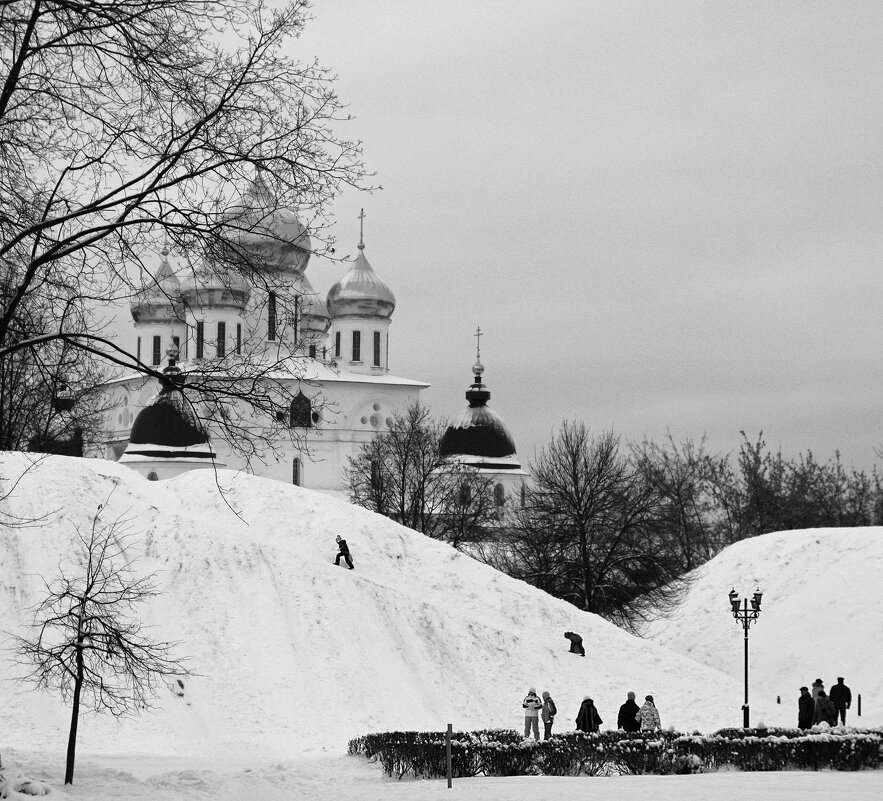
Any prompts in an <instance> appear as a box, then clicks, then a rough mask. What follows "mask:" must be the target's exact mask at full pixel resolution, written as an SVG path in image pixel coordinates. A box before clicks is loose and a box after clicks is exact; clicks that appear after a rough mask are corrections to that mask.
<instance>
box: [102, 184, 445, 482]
mask: <svg viewBox="0 0 883 801" xmlns="http://www.w3.org/2000/svg"><path fill="white" fill-rule="evenodd" d="M269 200H270V199H269V197H268V195H267V190H266V187H265V186H264V185H263V184H262V181H261V178H260V175H258V176H257V177H256V178H255V180H254V182H253V184H252V186H251V188H250V189H249V191H248V192H247V193H246V194H245V196H244V198H243V202H242V205H241V206H240V207H237V208H236V209H233V210H231V212H230V214H233V215H237V217H236V219H237V222H238V223H240V226H239V227H240V228H241V230H243V231H244V234H243V237H242V240H243V242H244V244H245V245H246V246H247V247H251V248H254V249H255V250H256V251H260V253H261V254H262V260H263V263H264V264H266V265H267V269H268V271H270V272H272V282H267V284H266V286H249V285H247V284H246V283H245V281H244V280H242V279H234V280H230V279H229V278H228V279H225V280H224V281H222V280H219V279H218V278H217V277H216V276H215V275H213V274H212V272H211V271H207V270H204V269H200V267H199V266H197V267H196V268H194V269H190V270H188V271H186V272H184V274H183V275H182V274H181V273H182V272H183V271H181V270H178V269H175V268H173V267H172V265H171V263H170V261H169V253H168V250H167V249H164V250H163V252H162V261H161V263H160V266H159V269H158V270H157V272H156V275H155V276H154V279H153V281H152V282H151V284H150V285H149V286H148V287H147V288H145V289H144V290H143V291H142V292H141V293H139V295H138V296H137V297H136V298H135V299H134V300H133V301H132V303H131V309H130V310H131V316H132V321H133V325H132V329H131V333H130V336H131V338H132V340H131V343H130V344H131V345H132V346H133V347H132V350H133V352H134V353H135V354H136V355H137V357H138V358H139V360H141V361H143V362H145V363H146V364H150V365H153V366H154V367H155V368H156V369H158V370H161V369H163V365H164V363H165V361H166V355H167V354H170V355H171V356H172V357H174V358H172V359H171V361H172V363H173V364H174V367H172V368H170V373H171V374H170V376H169V377H170V379H171V380H172V381H180V380H186V375H187V373H188V372H190V371H192V372H200V371H204V370H206V369H207V368H208V369H211V368H212V362H215V364H216V367H215V369H217V364H218V363H220V362H222V360H225V359H226V360H227V361H226V362H224V363H225V364H229V363H230V360H231V359H236V358H237V357H239V355H240V354H241V353H242V354H244V353H245V351H246V348H247V349H248V358H252V359H254V358H255V357H257V358H260V357H261V355H262V354H263V355H265V356H266V359H267V361H269V362H272V363H273V364H274V365H277V366H279V367H282V368H284V369H285V370H286V371H287V372H286V373H284V374H282V377H281V378H280V377H279V375H280V373H279V371H278V370H277V371H276V379H275V380H276V381H277V382H278V384H280V385H282V386H283V387H285V391H286V394H287V395H288V397H287V398H286V401H287V402H286V404H285V405H284V406H283V405H281V404H280V411H279V412H278V413H277V416H278V420H283V419H284V421H285V424H286V425H289V426H292V427H294V428H296V429H297V431H296V432H295V434H296V436H295V437H293V438H291V441H285V440H284V439H283V440H282V441H278V443H277V445H276V452H275V453H270V454H265V455H264V457H263V460H261V459H255V458H253V459H251V460H249V462H248V463H247V462H246V460H245V458H244V457H243V456H241V455H239V454H237V453H234V452H233V451H232V450H231V449H230V448H229V446H228V445H227V443H226V442H225V441H224V440H223V438H221V437H212V438H211V439H210V440H208V439H207V438H206V437H205V436H204V435H202V436H200V435H199V432H200V426H199V424H198V423H197V421H196V419H195V415H194V414H193V412H192V410H190V409H187V408H186V404H184V403H183V402H182V399H181V397H180V393H178V392H174V391H161V390H162V387H161V382H159V381H158V380H156V379H152V378H150V379H145V378H144V377H143V376H142V375H131V376H128V377H125V376H124V377H122V378H119V379H117V380H115V381H112V382H110V383H109V384H108V385H106V387H105V405H106V407H107V411H106V412H105V414H104V419H103V425H102V429H103V436H102V438H101V441H100V442H98V443H97V444H93V445H92V447H91V449H89V450H87V452H86V454H85V455H87V456H97V457H104V458H108V459H114V460H116V459H119V460H120V461H121V462H124V463H127V464H128V465H129V466H130V467H132V468H133V469H135V470H137V471H138V472H140V473H142V474H143V475H145V476H146V477H147V478H149V479H151V480H162V479H167V478H172V477H174V476H175V475H178V474H179V473H181V472H183V471H185V470H190V469H194V468H195V467H211V466H212V465H219V466H220V465H223V466H226V467H228V468H234V469H241V470H246V471H248V472H252V473H255V474H257V475H261V476H264V477H267V478H274V479H278V480H281V481H286V482H293V483H295V484H298V485H301V486H304V487H309V488H312V489H320V490H332V491H339V490H342V489H343V470H344V468H345V467H346V465H347V460H348V457H350V456H353V455H355V454H356V452H357V451H358V449H359V447H360V446H361V445H362V443H364V442H367V441H368V440H369V439H370V438H371V437H373V435H374V434H375V433H376V432H378V431H383V430H385V429H386V428H387V426H388V425H389V423H391V421H392V417H393V415H394V414H395V413H404V411H405V410H406V409H407V407H408V406H409V405H411V404H413V403H415V402H417V401H419V400H420V393H421V391H422V390H423V389H425V388H426V387H427V386H428V384H426V383H423V382H421V381H417V380H413V379H410V378H403V377H399V376H396V375H393V374H392V373H391V372H390V367H389V353H390V328H391V320H392V315H393V312H394V310H395V297H394V295H393V293H392V291H391V290H390V289H389V287H387V285H386V284H385V283H384V282H383V281H382V280H380V278H378V276H377V274H376V273H375V272H374V269H373V268H372V267H371V264H370V263H369V262H368V259H367V257H366V256H365V243H364V232H363V231H362V234H361V236H360V241H359V245H358V257H357V258H356V259H355V261H353V262H352V263H351V264H350V266H349V269H348V271H347V272H346V273H345V274H344V275H343V276H342V277H341V278H340V280H339V281H337V283H335V284H334V286H332V287H331V289H330V291H329V292H328V294H327V296H326V298H324V299H323V298H321V297H320V296H319V295H318V294H317V293H316V291H315V290H314V289H313V287H312V285H311V284H310V281H309V279H308V278H307V277H306V274H305V273H306V269H307V265H308V263H309V260H310V255H311V243H310V238H309V236H308V234H307V232H306V230H305V229H304V226H303V225H302V224H301V222H300V220H299V219H298V217H297V215H296V214H294V213H293V212H290V211H275V212H272V213H269V214H268V213H264V212H261V209H262V208H268V207H271V206H272V204H271V203H270V202H269ZM361 217H362V218H364V213H363V214H362V215H361ZM269 286H272V290H271V289H268V288H266V287H269ZM285 375H290V378H286V377H285Z"/></svg>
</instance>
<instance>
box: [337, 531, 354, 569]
mask: <svg viewBox="0 0 883 801" xmlns="http://www.w3.org/2000/svg"><path fill="white" fill-rule="evenodd" d="M334 539H336V540H337V547H338V548H339V551H338V554H337V558H336V559H335V560H334V564H336V565H337V566H338V567H340V557H341V556H342V557H343V560H344V562H346V563H347V564H348V565H349V568H350V570H353V569H354V568H353V560H352V558H351V557H350V549H349V546H348V545H347V544H346V540H345V539H344V538H343V537H341V536H340V534H338V535H337V536H336V537H335V538H334Z"/></svg>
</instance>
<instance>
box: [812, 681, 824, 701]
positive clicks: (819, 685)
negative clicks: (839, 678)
mask: <svg viewBox="0 0 883 801" xmlns="http://www.w3.org/2000/svg"><path fill="white" fill-rule="evenodd" d="M824 689H825V682H823V681H822V680H821V679H816V680H815V681H814V682H813V683H812V700H813V703H815V702H816V701H818V700H819V691H821V690H824Z"/></svg>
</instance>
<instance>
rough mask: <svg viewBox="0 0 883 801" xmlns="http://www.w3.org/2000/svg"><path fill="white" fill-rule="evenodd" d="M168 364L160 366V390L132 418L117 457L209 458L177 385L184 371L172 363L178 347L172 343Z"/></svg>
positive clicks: (204, 438)
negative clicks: (125, 445)
mask: <svg viewBox="0 0 883 801" xmlns="http://www.w3.org/2000/svg"><path fill="white" fill-rule="evenodd" d="M166 353H168V354H169V357H170V358H169V366H168V367H166V368H165V369H164V370H163V373H164V375H165V379H164V380H163V387H162V390H161V391H160V393H159V394H158V395H157V396H156V398H155V399H154V400H153V402H152V403H151V404H150V405H149V406H145V407H144V408H143V409H142V410H141V411H140V412H139V413H138V416H137V417H136V418H135V422H134V423H133V424H132V431H131V433H130V434H129V444H128V446H127V447H126V450H125V453H123V455H122V457H121V459H120V461H134V459H133V458H132V457H148V458H150V459H213V458H214V457H215V454H214V452H213V451H212V449H211V446H210V445H209V440H208V435H207V434H206V433H205V430H204V429H203V427H202V426H201V425H200V423H199V420H198V419H197V417H196V415H195V414H194V413H193V409H192V408H191V407H190V405H189V404H188V403H187V401H186V399H185V398H184V395H183V393H182V392H181V391H180V389H179V387H180V386H181V385H182V384H183V383H184V375H183V374H182V373H181V371H180V370H179V369H178V367H177V366H175V360H176V358H177V355H178V349H177V348H176V347H175V346H174V345H172V346H171V347H170V348H169V349H168V350H167V351H166Z"/></svg>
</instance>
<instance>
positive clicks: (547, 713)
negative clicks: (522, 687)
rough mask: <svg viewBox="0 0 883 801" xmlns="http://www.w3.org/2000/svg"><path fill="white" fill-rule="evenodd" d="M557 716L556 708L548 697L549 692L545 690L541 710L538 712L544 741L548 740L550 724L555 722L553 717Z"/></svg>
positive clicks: (550, 731) (550, 730)
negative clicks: (541, 722) (541, 721)
mask: <svg viewBox="0 0 883 801" xmlns="http://www.w3.org/2000/svg"><path fill="white" fill-rule="evenodd" d="M557 714H558V707H557V706H555V702H554V701H553V700H552V696H551V695H549V691H548V690H546V691H545V692H544V693H543V709H542V712H540V717H542V719H543V739H544V740H548V739H549V738H550V737H551V736H552V724H553V723H554V722H555V715H557Z"/></svg>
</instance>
